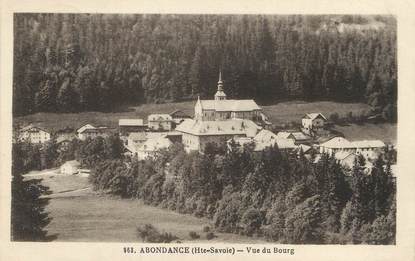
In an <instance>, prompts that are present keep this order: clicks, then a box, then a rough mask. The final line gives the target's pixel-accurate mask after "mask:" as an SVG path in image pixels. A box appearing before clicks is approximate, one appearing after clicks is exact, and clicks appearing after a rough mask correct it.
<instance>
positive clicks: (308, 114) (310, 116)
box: [303, 112, 327, 120]
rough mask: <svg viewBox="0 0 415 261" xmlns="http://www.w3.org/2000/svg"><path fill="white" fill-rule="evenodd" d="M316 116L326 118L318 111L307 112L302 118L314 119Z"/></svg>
mask: <svg viewBox="0 0 415 261" xmlns="http://www.w3.org/2000/svg"><path fill="white" fill-rule="evenodd" d="M318 117H321V118H322V119H324V120H327V118H326V117H324V115H323V114H321V113H319V112H313V113H307V114H306V115H304V117H303V118H306V119H311V120H314V119H316V118H318Z"/></svg>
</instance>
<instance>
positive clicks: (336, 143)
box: [320, 137, 385, 149]
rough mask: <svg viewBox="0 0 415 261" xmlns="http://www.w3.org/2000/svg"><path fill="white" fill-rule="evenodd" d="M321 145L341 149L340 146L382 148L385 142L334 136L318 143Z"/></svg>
mask: <svg viewBox="0 0 415 261" xmlns="http://www.w3.org/2000/svg"><path fill="white" fill-rule="evenodd" d="M320 146H322V147H326V148H333V149H341V148H382V147H384V146H385V143H384V142H383V141H381V140H361V141H352V142H350V141H348V140H346V139H345V138H343V137H334V138H332V139H331V140H329V141H327V142H324V143H323V144H320Z"/></svg>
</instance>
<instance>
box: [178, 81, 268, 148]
mask: <svg viewBox="0 0 415 261" xmlns="http://www.w3.org/2000/svg"><path fill="white" fill-rule="evenodd" d="M264 119H265V116H264V114H263V113H262V109H261V108H260V107H259V106H258V105H257V104H256V102H255V101H254V100H228V99H227V97H226V94H225V92H224V90H223V82H222V75H221V73H219V81H218V89H217V92H216V94H215V96H214V99H213V100H201V99H199V98H198V99H197V102H196V105H195V116H194V119H186V120H184V121H183V122H182V123H181V124H180V125H179V126H177V127H176V131H178V132H180V133H182V143H183V145H184V148H185V150H186V151H187V152H190V151H199V152H203V151H204V149H205V148H206V145H207V144H209V143H213V144H216V145H218V146H221V145H226V143H227V141H229V140H230V139H232V138H242V137H249V138H253V137H255V135H256V134H257V133H258V132H259V131H260V130H261V129H262V127H260V126H258V125H257V124H256V123H258V122H264Z"/></svg>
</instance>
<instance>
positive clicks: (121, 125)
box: [118, 119, 147, 137]
mask: <svg viewBox="0 0 415 261" xmlns="http://www.w3.org/2000/svg"><path fill="white" fill-rule="evenodd" d="M146 127H147V126H146V125H144V121H143V119H119V120H118V130H119V133H120V136H121V137H122V136H128V134H129V133H131V132H139V131H144V130H145V128H146Z"/></svg>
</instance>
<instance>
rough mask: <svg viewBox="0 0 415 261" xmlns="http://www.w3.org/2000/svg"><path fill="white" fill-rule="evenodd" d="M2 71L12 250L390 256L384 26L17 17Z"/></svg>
mask: <svg viewBox="0 0 415 261" xmlns="http://www.w3.org/2000/svg"><path fill="white" fill-rule="evenodd" d="M12 66H13V87H12V90H13V98H12V99H13V100H12V102H13V138H12V168H11V169H12V179H11V218H10V221H11V222H10V223H11V225H10V228H11V229H10V230H11V231H10V239H11V241H16V242H19V241H29V242H43V241H46V242H139V243H232V244H233V243H246V244H262V243H278V244H293V245H297V244H300V245H301V244H304V245H308V244H313V245H315V244H319V245H321V244H323V245H325V244H330V245H333V244H334V245H355V244H359V245H395V244H396V205H397V202H396V193H397V186H396V183H397V180H398V179H399V174H398V173H397V155H398V150H397V146H396V144H397V119H398V118H397V108H398V105H397V100H398V81H397V79H398V77H397V75H398V70H397V19H396V17H395V16H393V15H386V14H385V15H382V14H381V15H361V14H341V15H335V14H320V15H311V14H310V15H307V14H284V15H282V14H275V15H272V14H123V13H119V14H105V13H14V15H13V65H12ZM284 251H285V250H284Z"/></svg>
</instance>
